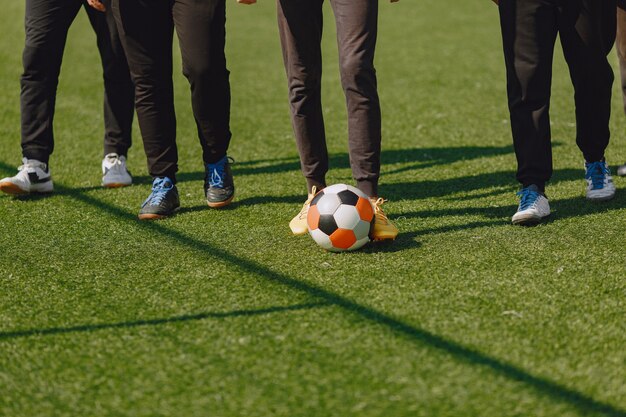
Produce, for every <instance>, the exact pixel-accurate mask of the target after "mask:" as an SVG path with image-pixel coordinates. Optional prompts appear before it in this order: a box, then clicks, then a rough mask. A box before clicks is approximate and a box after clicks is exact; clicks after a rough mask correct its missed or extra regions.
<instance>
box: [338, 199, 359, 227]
mask: <svg viewBox="0 0 626 417" xmlns="http://www.w3.org/2000/svg"><path fill="white" fill-rule="evenodd" d="M333 217H334V218H335V222H336V223H337V227H339V228H341V229H349V230H352V229H354V228H355V227H356V226H357V225H358V224H359V222H360V221H361V217H360V216H359V212H358V211H357V210H356V207H354V206H348V205H345V204H342V205H341V206H339V208H338V209H337V211H335V214H334V215H333Z"/></svg>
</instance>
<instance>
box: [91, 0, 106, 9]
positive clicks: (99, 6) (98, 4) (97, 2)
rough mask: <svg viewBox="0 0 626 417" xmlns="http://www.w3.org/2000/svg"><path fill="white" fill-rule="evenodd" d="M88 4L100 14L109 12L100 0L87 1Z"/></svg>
mask: <svg viewBox="0 0 626 417" xmlns="http://www.w3.org/2000/svg"><path fill="white" fill-rule="evenodd" d="M87 3H88V4H89V5H90V6H91V7H93V8H94V9H96V10H97V11H99V12H106V10H107V8H106V7H104V4H102V2H101V1H100V0H87Z"/></svg>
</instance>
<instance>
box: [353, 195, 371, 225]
mask: <svg viewBox="0 0 626 417" xmlns="http://www.w3.org/2000/svg"><path fill="white" fill-rule="evenodd" d="M356 209H357V211H358V212H359V216H360V217H361V219H362V220H365V221H366V222H371V221H372V219H373V218H374V206H373V205H372V202H371V201H370V200H369V198H359V201H358V202H357V203H356Z"/></svg>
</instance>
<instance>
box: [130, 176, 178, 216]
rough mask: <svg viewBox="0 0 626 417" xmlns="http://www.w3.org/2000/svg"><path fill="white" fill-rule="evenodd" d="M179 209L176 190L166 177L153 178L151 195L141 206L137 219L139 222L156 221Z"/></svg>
mask: <svg viewBox="0 0 626 417" xmlns="http://www.w3.org/2000/svg"><path fill="white" fill-rule="evenodd" d="M179 207H180V201H179V200H178V190H177V189H176V186H175V185H174V183H173V182H172V180H170V179H169V178H167V177H162V178H155V179H154V182H153V183H152V193H150V195H149V196H148V198H147V199H146V201H144V202H143V204H142V205H141V210H139V218H140V219H141V220H158V219H162V218H164V217H168V216H171V215H172V214H174V212H175V211H176V210H178V208H179Z"/></svg>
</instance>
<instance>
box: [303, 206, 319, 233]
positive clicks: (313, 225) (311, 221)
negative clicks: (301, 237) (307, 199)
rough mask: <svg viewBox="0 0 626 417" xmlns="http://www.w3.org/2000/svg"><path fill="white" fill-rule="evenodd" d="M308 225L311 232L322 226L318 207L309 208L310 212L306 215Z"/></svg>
mask: <svg viewBox="0 0 626 417" xmlns="http://www.w3.org/2000/svg"><path fill="white" fill-rule="evenodd" d="M306 224H307V226H308V227H309V230H315V229H317V228H318V227H319V224H320V212H319V211H318V210H317V206H309V212H308V214H307V215H306Z"/></svg>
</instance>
